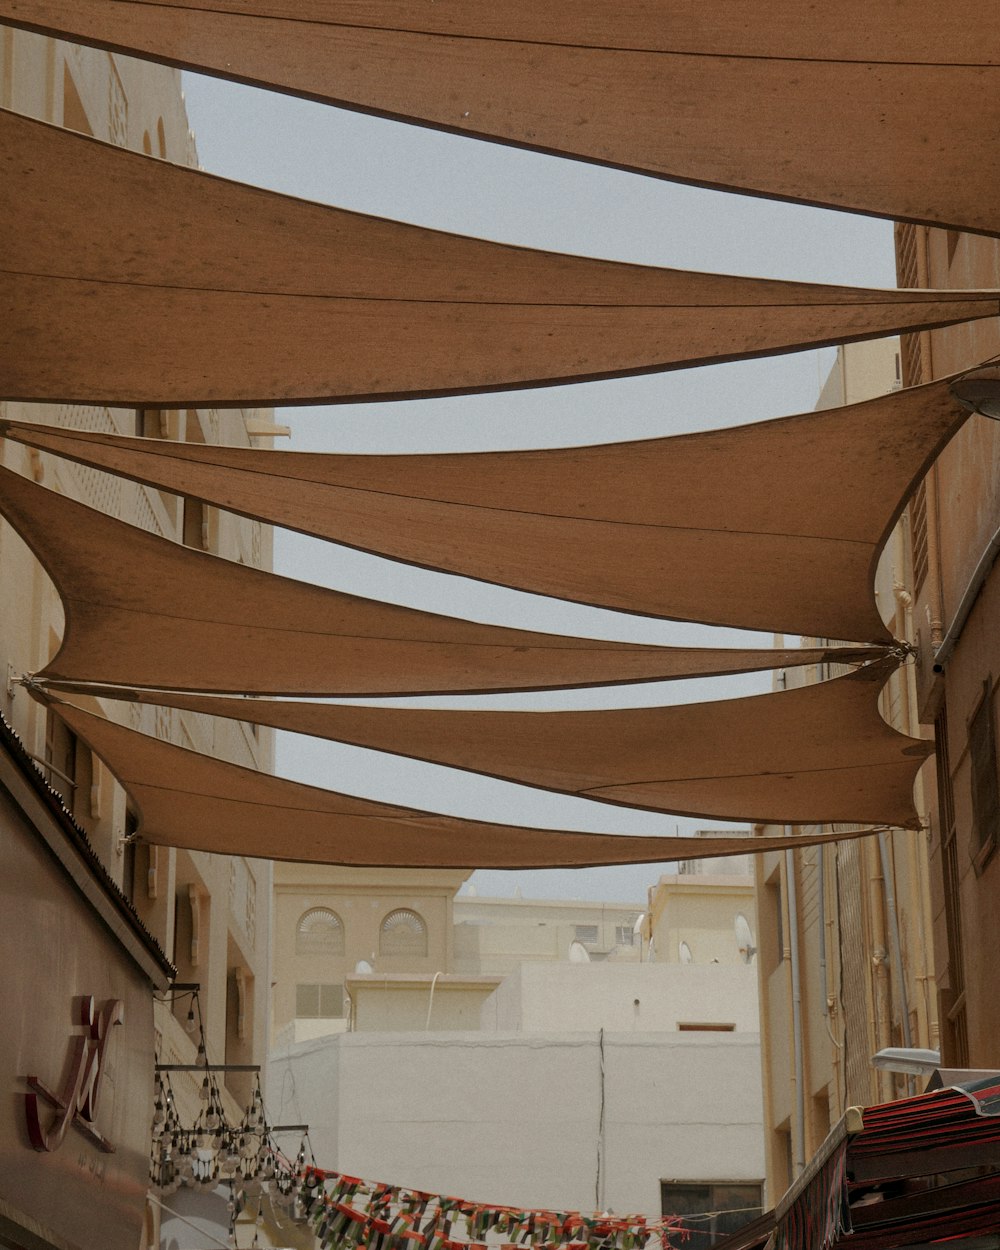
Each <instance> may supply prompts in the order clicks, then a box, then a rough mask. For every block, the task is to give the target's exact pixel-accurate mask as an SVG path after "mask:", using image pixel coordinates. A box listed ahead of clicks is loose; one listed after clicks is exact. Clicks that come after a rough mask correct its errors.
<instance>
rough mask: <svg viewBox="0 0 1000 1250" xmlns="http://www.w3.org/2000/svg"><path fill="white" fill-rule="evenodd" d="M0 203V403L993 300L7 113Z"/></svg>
mask: <svg viewBox="0 0 1000 1250" xmlns="http://www.w3.org/2000/svg"><path fill="white" fill-rule="evenodd" d="M139 7H141V8H149V7H151V6H146V5H142V6H139ZM170 13H171V14H172V16H171V19H170V20H171V21H172V22H177V14H176V11H175V10H170ZM177 24H178V25H182V24H183V23H180V22H177ZM422 72H424V71H422ZM741 111H742V112H746V110H745V109H742V107H741ZM928 111H930V110H928ZM629 125H630V128H632V129H634V130H636V131H637V132H639V131H641V130H642V126H641V124H640V122H639V121H638V120H637V119H636V118H634V117H632V118H630V122H629ZM823 160H824V164H826V163H828V162H829V157H828V155H826V154H824V156H823ZM108 187H114V188H115V193H114V195H108V194H107V193H106V192H107V188H108ZM0 219H2V220H3V221H4V223H5V227H6V230H5V246H4V252H3V257H2V258H0V265H2V268H0V398H2V399H8V400H12V399H22V400H36V401H45V402H72V403H81V404H108V405H112V406H140V407H156V406H163V407H198V406H216V407H218V406H223V407H233V406H245V405H247V404H267V403H279V402H280V403H286V404H287V403H305V402H313V401H328V402H334V401H348V400H353V401H356V400H362V399H393V398H404V397H420V396H428V395H439V394H448V393H461V392H470V391H487V390H496V389H504V388H509V387H523V386H539V385H552V384H555V383H560V382H571V381H584V380H586V379H592V378H604V377H618V376H624V375H628V374H637V373H645V372H650V371H656V370H661V369H670V368H679V367H682V366H685V365H694V364H702V363H707V362H710V361H716V360H733V359H736V358H739V357H746V356H761V355H768V354H771V353H774V352H779V351H788V350H793V349H796V348H801V347H807V346H813V345H816V344H820V343H833V342H843V341H847V340H850V339H860V338H871V337H878V336H881V335H886V334H890V333H894V332H896V331H900V330H906V329H916V328H921V327H929V326H934V325H943V324H949V323H952V322H956V321H963V320H967V319H974V318H979V317H989V316H995V315H997V312H998V310H1000V297H998V293H997V292H996V291H965V292H940V291H895V290H857V289H853V288H850V287H823V286H815V285H809V284H803V283H794V282H777V281H765V280H761V279H755V278H740V277H729V276H726V275H719V274H697V273H686V272H683V271H680V270H670V269H655V268H650V267H647V266H641V265H629V264H620V263H615V262H612V261H603V260H592V259H588V258H584V257H575V256H564V255H559V254H556V253H549V252H539V251H532V250H530V249H526V248H518V247H510V246H505V245H502V244H497V243H489V242H485V241H483V240H479V239H470V238H464V237H462V236H459V235H452V234H445V233H442V232H440V231H435V230H428V229H424V228H421V227H417V226H409V225H403V224H401V223H399V222H393V221H387V220H384V219H381V218H376V217H366V216H363V215H361V214H358V213H351V212H346V211H343V210H339V209H335V208H329V207H325V206H323V205H319V204H312V203H308V202H306V201H302V200H296V199H292V198H290V197H288V196H282V195H277V194H275V193H274V192H270V191H264V190H260V189H259V188H254V187H249V186H244V185H242V184H240V183H235V182H228V181H226V180H224V179H221V178H216V177H212V176H210V175H208V174H204V173H200V172H198V171H196V170H192V169H186V168H182V167H180V166H176V165H171V164H168V163H167V162H165V161H161V160H157V159H154V158H152V157H149V156H144V155H141V154H138V153H135V152H130V151H126V150H124V149H121V148H118V147H115V146H113V145H111V144H107V143H102V142H99V141H98V140H96V139H92V138H89V137H85V136H82V135H77V134H73V133H71V132H68V131H64V130H61V129H58V128H56V127H53V126H49V125H46V124H44V123H42V122H38V121H33V120H31V119H28V118H25V117H21V116H19V115H18V114H15V113H11V112H8V111H6V110H0Z"/></svg>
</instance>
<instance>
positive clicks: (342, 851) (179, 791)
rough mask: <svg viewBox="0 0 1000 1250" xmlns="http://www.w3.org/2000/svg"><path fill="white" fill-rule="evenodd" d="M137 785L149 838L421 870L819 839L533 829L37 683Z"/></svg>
mask: <svg viewBox="0 0 1000 1250" xmlns="http://www.w3.org/2000/svg"><path fill="white" fill-rule="evenodd" d="M33 693H35V696H36V697H37V698H40V699H42V700H43V701H45V702H46V703H50V704H52V705H53V706H54V707H55V710H56V711H57V712H58V714H59V716H61V717H62V719H63V720H64V721H65V722H66V724H67V725H68V726H69V727H70V728H71V729H72V730H73V732H74V733H76V734H78V735H79V736H80V738H81V739H82V740H83V741H84V742H86V743H87V745H88V746H89V747H90V748H91V749H92V750H93V751H95V752H96V753H97V754H98V755H99V756H100V757H101V759H103V760H104V762H105V763H106V764H107V766H108V768H110V769H111V771H112V772H113V773H114V774H115V776H116V777H117V778H118V780H119V781H120V782H121V783H122V785H123V786H124V787H125V789H126V790H127V791H128V793H129V795H130V796H131V798H132V801H133V803H134V805H135V808H136V810H137V812H138V814H139V818H140V824H139V833H140V835H141V836H142V837H143V838H144V839H145V840H147V841H149V842H153V843H164V844H167V845H169V846H183V847H188V848H191V849H196V850H204V851H217V852H220V853H222V854H229V855H247V856H260V857H263V858H269V859H291V860H300V861H306V862H313V863H326V864H352V865H367V866H393V867H410V868H441V867H449V868H553V867H562V866H573V867H584V866H591V865H599V864H628V863H658V862H663V861H667V860H680V859H703V858H709V857H714V856H719V855H745V854H747V853H748V852H756V851H765V850H775V849H779V848H784V847H792V846H810V845H814V844H817V843H822V842H830V841H835V840H838V839H843V838H851V837H862V836H865V835H866V834H867V833H870V832H871V830H866V829H860V830H853V831H851V832H849V833H827V834H810V835H799V836H795V837H788V838H754V839H747V838H672V837H662V838H660V837H653V838H645V837H635V836H629V835H623V834H622V835H615V834H593V833H573V832H568V831H562V830H551V829H536V828H526V827H523V826H518V825H506V824H501V823H492V822H487V821H478V820H468V819H463V818H460V817H456V816H447V815H434V814H432V813H429V812H426V811H418V810H415V809H412V808H407V807H400V806H397V805H394V804H391V803H379V802H375V801H374V800H371V799H364V798H355V797H351V796H349V795H346V794H340V793H335V792H332V791H330V790H321V789H319V788H317V787H315V786H307V785H302V784H301V783H298V782H294V781H287V780H285V779H283V778H281V777H274V776H272V775H270V774H267V773H259V772H256V771H254V770H253V769H249V768H241V767H239V766H237V765H236V764H229V763H226V762H224V761H222V760H218V759H213V758H211V757H209V756H206V755H201V754H199V753H197V752H195V751H189V750H186V749H185V748H183V747H178V746H174V745H172V744H171V743H167V742H163V741H161V740H160V739H157V738H151V737H148V736H146V735H145V734H141V733H137V732H136V731H135V730H132V729H126V728H125V727H124V726H122V725H118V724H116V723H115V722H113V721H110V720H107V719H105V718H104V717H102V716H98V715H95V714H94V713H92V712H88V711H84V710H82V709H81V708H79V707H76V706H73V705H72V704H69V703H65V702H62V701H55V700H52V699H50V698H49V697H48V696H46V695H45V694H44V693H42V692H39V691H37V690H35V691H34V692H33Z"/></svg>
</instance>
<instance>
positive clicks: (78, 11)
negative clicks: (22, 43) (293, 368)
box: [0, 0, 1000, 234]
mask: <svg viewBox="0 0 1000 1250" xmlns="http://www.w3.org/2000/svg"><path fill="white" fill-rule="evenodd" d="M0 20H5V21H8V22H11V23H14V24H16V25H22V26H27V27H28V28H30V29H34V30H40V31H42V32H44V33H46V34H51V35H55V36H57V37H68V38H71V39H78V40H82V41H84V42H90V43H93V44H96V45H97V46H98V47H105V48H112V49H117V50H119V51H123V52H129V53H133V54H138V55H141V56H148V57H152V58H154V59H159V60H162V61H165V62H167V63H168V64H171V65H179V66H181V67H183V68H187V69H196V70H203V71H207V72H208V73H213V74H218V75H220V76H222V77H229V78H234V79H237V80H238V81H243V82H251V83H256V84H259V85H261V86H266V87H275V88H277V89H279V90H282V91H288V92H291V93H293V94H298V95H303V96H307V97H309V98H311V99H319V100H327V101H330V102H331V103H334V104H339V105H344V106H346V107H348V108H356V109H360V110H362V111H364V112H370V113H377V114H383V115H385V116H388V117H395V118H401V119H403V120H408V121H417V122H423V123H426V124H428V125H431V126H435V127H439V128H441V129H445V130H453V131H457V132H459V133H464V134H469V135H474V136H478V137H480V138H485V139H495V140H499V141H501V142H507V143H513V144H517V145H520V146H524V147H530V148H537V149H540V150H541V151H546V152H557V153H562V154H565V155H569V156H577V157H581V158H583V159H585V160H591V161H597V162H599V163H602V164H608V165H613V166H621V167H623V168H626V169H634V170H640V171H643V172H646V173H651V174H656V175H659V176H661V177H666V178H673V179H677V180H679V181H681V182H691V183H697V184H701V185H705V186H711V187H719V188H722V189H724V190H737V191H748V192H751V193H752V194H759V195H768V196H775V197H777V198H780V199H790V200H800V201H804V202H806V203H810V204H826V205H830V206H832V207H834V208H846V209H851V210H854V211H857V212H863V213H874V214H876V215H880V216H884V217H890V218H897V219H901V220H909V221H918V222H927V223H930V224H941V225H947V226H951V227H953V228H955V229H960V230H974V231H981V232H984V233H992V234H995V233H997V232H998V230H1000V210H998V208H997V207H996V177H997V172H996V165H995V161H994V160H993V159H992V155H991V154H992V152H993V149H994V144H995V137H996V134H997V132H998V130H1000V91H998V86H1000V65H998V54H997V48H1000V16H998V13H997V10H996V6H995V5H989V4H985V5H984V4H982V3H980V2H979V0H949V3H947V4H945V3H941V2H940V0H910V3H908V4H907V6H906V10H905V20H902V19H901V18H900V10H899V5H898V3H896V2H895V0H840V2H839V3H838V4H837V5H836V6H834V7H827V8H825V9H823V11H822V14H821V15H819V16H818V15H817V10H815V9H812V8H809V7H808V6H804V5H802V4H801V3H795V2H794V0H778V2H775V0H750V3H744V4H740V5H734V4H732V3H731V0H680V2H676V0H675V2H673V3H671V4H670V5H669V6H664V5H648V4H638V3H624V2H620V3H616V4H611V5H609V4H607V3H601V2H600V0H578V2H577V3H574V4H553V5H546V4H538V3H537V0H503V2H502V3H499V4H489V5H487V4H468V3H462V2H461V0H436V2H435V3H434V4H426V3H422V2H421V0H402V2H399V0H397V2H394V3H392V4H390V3H387V2H386V0H267V2H266V3H261V0H170V3H167V2H166V0H164V2H163V3H151V2H150V0H141V2H137V0H0Z"/></svg>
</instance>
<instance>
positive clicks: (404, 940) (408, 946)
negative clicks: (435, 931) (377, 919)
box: [378, 907, 427, 955]
mask: <svg viewBox="0 0 1000 1250" xmlns="http://www.w3.org/2000/svg"><path fill="white" fill-rule="evenodd" d="M378 949H379V954H380V955H426V954H427V926H426V925H425V924H424V922H423V920H422V919H421V917H420V916H418V915H417V913H416V912H415V911H410V910H408V909H407V908H403V907H401V908H399V909H398V910H397V911H391V912H390V913H389V914H388V916H386V918H385V919H384V920H383V921H382V928H381V930H380V931H379V939H378Z"/></svg>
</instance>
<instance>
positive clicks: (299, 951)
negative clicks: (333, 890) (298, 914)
mask: <svg viewBox="0 0 1000 1250" xmlns="http://www.w3.org/2000/svg"><path fill="white" fill-rule="evenodd" d="M295 953H296V955H343V953H344V925H343V922H342V921H341V919H340V917H339V916H338V915H337V913H336V912H335V911H331V910H330V909H329V907H313V908H310V910H309V911H307V912H306V913H305V915H304V916H303V917H302V919H301V920H300V921H299V927H298V930H297V932H296V934H295Z"/></svg>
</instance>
